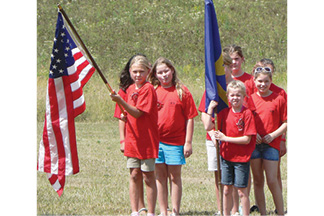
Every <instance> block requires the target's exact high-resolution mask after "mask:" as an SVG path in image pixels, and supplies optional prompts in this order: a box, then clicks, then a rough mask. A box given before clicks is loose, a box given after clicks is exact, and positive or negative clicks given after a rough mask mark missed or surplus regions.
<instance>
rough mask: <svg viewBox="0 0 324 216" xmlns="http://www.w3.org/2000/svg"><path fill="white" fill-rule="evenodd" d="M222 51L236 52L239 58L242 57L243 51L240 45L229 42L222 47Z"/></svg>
mask: <svg viewBox="0 0 324 216" xmlns="http://www.w3.org/2000/svg"><path fill="white" fill-rule="evenodd" d="M223 52H225V53H228V54H229V55H231V54H233V53H237V54H238V55H239V56H240V57H241V58H244V56H243V51H242V48H241V47H240V46H237V45H235V44H231V45H229V46H227V47H225V48H224V49H223Z"/></svg>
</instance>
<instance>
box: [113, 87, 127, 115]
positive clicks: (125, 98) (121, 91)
mask: <svg viewBox="0 0 324 216" xmlns="http://www.w3.org/2000/svg"><path fill="white" fill-rule="evenodd" d="M118 94H119V95H120V97H121V98H123V99H124V101H127V95H126V92H124V91H123V90H122V89H119V91H118ZM121 113H122V112H121V110H120V108H119V106H118V104H117V103H116V105H115V113H114V117H115V118H118V119H120V115H121Z"/></svg>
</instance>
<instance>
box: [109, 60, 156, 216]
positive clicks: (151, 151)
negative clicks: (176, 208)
mask: <svg viewBox="0 0 324 216" xmlns="http://www.w3.org/2000/svg"><path fill="white" fill-rule="evenodd" d="M150 70H151V65H150V63H149V61H148V60H147V58H146V57H144V56H136V57H134V58H133V59H132V61H131V63H130V69H129V72H130V75H131V78H132V80H133V81H134V83H133V84H132V85H130V86H129V87H128V89H127V90H126V95H127V98H126V100H124V99H123V98H122V97H121V96H120V95H118V94H116V93H112V94H110V97H111V98H112V100H113V101H115V102H117V103H119V104H120V105H121V106H122V107H124V109H125V110H126V111H127V115H126V119H127V124H126V138H125V149H124V155H125V156H127V168H129V169H130V184H129V195H130V201H131V207H132V214H131V215H132V216H137V215H138V199H139V193H140V187H141V181H142V178H141V177H140V176H141V175H143V179H144V182H145V184H146V196H147V203H148V214H147V215H148V216H153V215H154V213H155V205H156V196H157V189H156V182H155V173H154V170H155V158H157V157H158V150H159V149H158V146H159V134H158V125H157V123H158V122H157V120H158V113H157V112H158V111H157V106H156V104H157V96H156V92H155V90H154V88H153V86H152V85H151V84H150V83H148V82H147V81H146V78H147V76H148V74H149V73H150Z"/></svg>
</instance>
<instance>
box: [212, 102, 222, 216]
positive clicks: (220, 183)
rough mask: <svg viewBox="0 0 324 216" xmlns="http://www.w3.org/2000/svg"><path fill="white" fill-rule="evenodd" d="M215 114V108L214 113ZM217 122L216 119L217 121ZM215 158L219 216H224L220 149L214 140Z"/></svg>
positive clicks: (217, 142)
mask: <svg viewBox="0 0 324 216" xmlns="http://www.w3.org/2000/svg"><path fill="white" fill-rule="evenodd" d="M214 113H216V108H215V112H214ZM216 119H217V116H216ZM217 121H218V119H217ZM215 131H218V126H217V123H215ZM216 157H217V171H218V172H217V180H218V192H219V195H220V213H221V216H223V215H224V212H223V209H224V207H223V200H224V197H223V187H222V182H221V177H222V174H221V169H220V149H219V141H218V140H217V139H216Z"/></svg>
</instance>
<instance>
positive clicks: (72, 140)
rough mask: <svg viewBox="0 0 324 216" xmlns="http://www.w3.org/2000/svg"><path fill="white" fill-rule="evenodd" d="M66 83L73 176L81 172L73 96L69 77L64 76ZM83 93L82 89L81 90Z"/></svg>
mask: <svg viewBox="0 0 324 216" xmlns="http://www.w3.org/2000/svg"><path fill="white" fill-rule="evenodd" d="M62 78H63V82H64V92H65V103H66V111H67V115H68V116H67V120H68V129H69V143H68V144H69V146H68V148H69V150H70V152H71V155H70V156H71V162H72V169H73V172H72V173H73V174H76V173H78V172H79V159H78V153H77V146H76V138H75V127H74V116H72V115H71V114H72V113H73V112H74V109H73V101H74V98H73V95H72V91H71V85H70V83H69V77H66V76H63V77H62ZM81 91H82V89H81Z"/></svg>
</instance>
